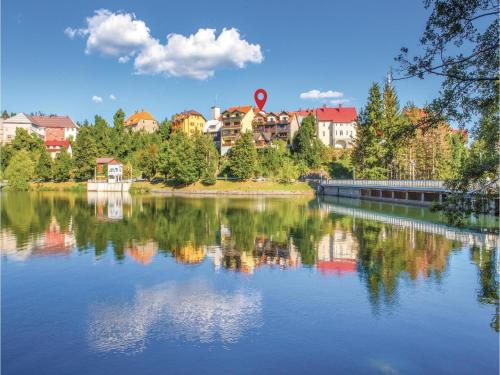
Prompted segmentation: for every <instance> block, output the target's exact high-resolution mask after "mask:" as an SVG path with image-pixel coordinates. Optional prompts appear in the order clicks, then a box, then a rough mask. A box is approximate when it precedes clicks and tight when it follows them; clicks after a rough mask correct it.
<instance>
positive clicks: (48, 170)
mask: <svg viewBox="0 0 500 375" xmlns="http://www.w3.org/2000/svg"><path fill="white" fill-rule="evenodd" d="M35 174H36V176H37V177H38V178H39V179H41V180H42V181H49V180H50V179H51V178H52V159H51V157H50V155H49V152H48V151H47V149H46V148H45V147H44V148H43V149H42V150H41V151H40V155H39V157H38V161H37V163H36V167H35Z"/></svg>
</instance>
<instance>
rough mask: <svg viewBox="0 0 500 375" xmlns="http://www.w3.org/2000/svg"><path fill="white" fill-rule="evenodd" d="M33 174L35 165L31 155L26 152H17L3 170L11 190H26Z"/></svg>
mask: <svg viewBox="0 0 500 375" xmlns="http://www.w3.org/2000/svg"><path fill="white" fill-rule="evenodd" d="M34 173H35V163H34V162H33V157H32V155H31V153H29V152H28V151H26V150H20V151H17V152H16V153H15V154H14V156H13V157H12V159H11V160H10V163H9V166H8V167H7V169H6V170H5V177H6V178H7V180H8V182H9V189H11V190H17V191H19V190H28V188H29V181H30V180H31V178H32V177H33V175H34Z"/></svg>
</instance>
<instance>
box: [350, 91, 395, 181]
mask: <svg viewBox="0 0 500 375" xmlns="http://www.w3.org/2000/svg"><path fill="white" fill-rule="evenodd" d="M383 125H384V110H383V101H382V96H381V93H380V88H379V85H378V84H377V83H373V84H372V86H371V87H370V92H369V95H368V103H367V105H366V108H364V109H363V110H362V111H361V112H360V114H359V117H358V124H357V132H356V140H355V145H354V150H353V164H354V166H355V168H356V177H357V178H367V179H386V178H387V169H386V163H385V162H386V148H385V147H384V143H385V142H384V140H383V138H382V137H381V135H382V131H383Z"/></svg>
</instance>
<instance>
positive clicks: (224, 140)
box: [220, 105, 255, 155]
mask: <svg viewBox="0 0 500 375" xmlns="http://www.w3.org/2000/svg"><path fill="white" fill-rule="evenodd" d="M221 117H222V127H221V149H220V150H221V155H225V154H226V153H227V152H228V151H229V150H230V149H231V147H233V145H234V143H235V142H236V140H237V139H238V138H239V136H240V134H241V133H243V132H252V131H253V128H252V121H253V119H254V117H255V112H254V111H253V109H252V106H251V105H244V106H237V107H230V108H228V109H226V110H225V111H224V112H222V116H221Z"/></svg>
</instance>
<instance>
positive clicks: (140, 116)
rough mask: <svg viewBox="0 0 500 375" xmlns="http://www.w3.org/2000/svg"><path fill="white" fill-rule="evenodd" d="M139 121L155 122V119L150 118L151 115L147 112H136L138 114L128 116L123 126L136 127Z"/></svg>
mask: <svg viewBox="0 0 500 375" xmlns="http://www.w3.org/2000/svg"><path fill="white" fill-rule="evenodd" d="M141 120H152V121H156V120H155V118H154V117H153V116H151V114H150V113H149V112H146V111H138V112H135V113H134V114H133V115H131V116H129V117H128V118H127V119H126V120H125V122H124V125H125V126H133V125H137V124H138V123H139V121H141Z"/></svg>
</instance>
